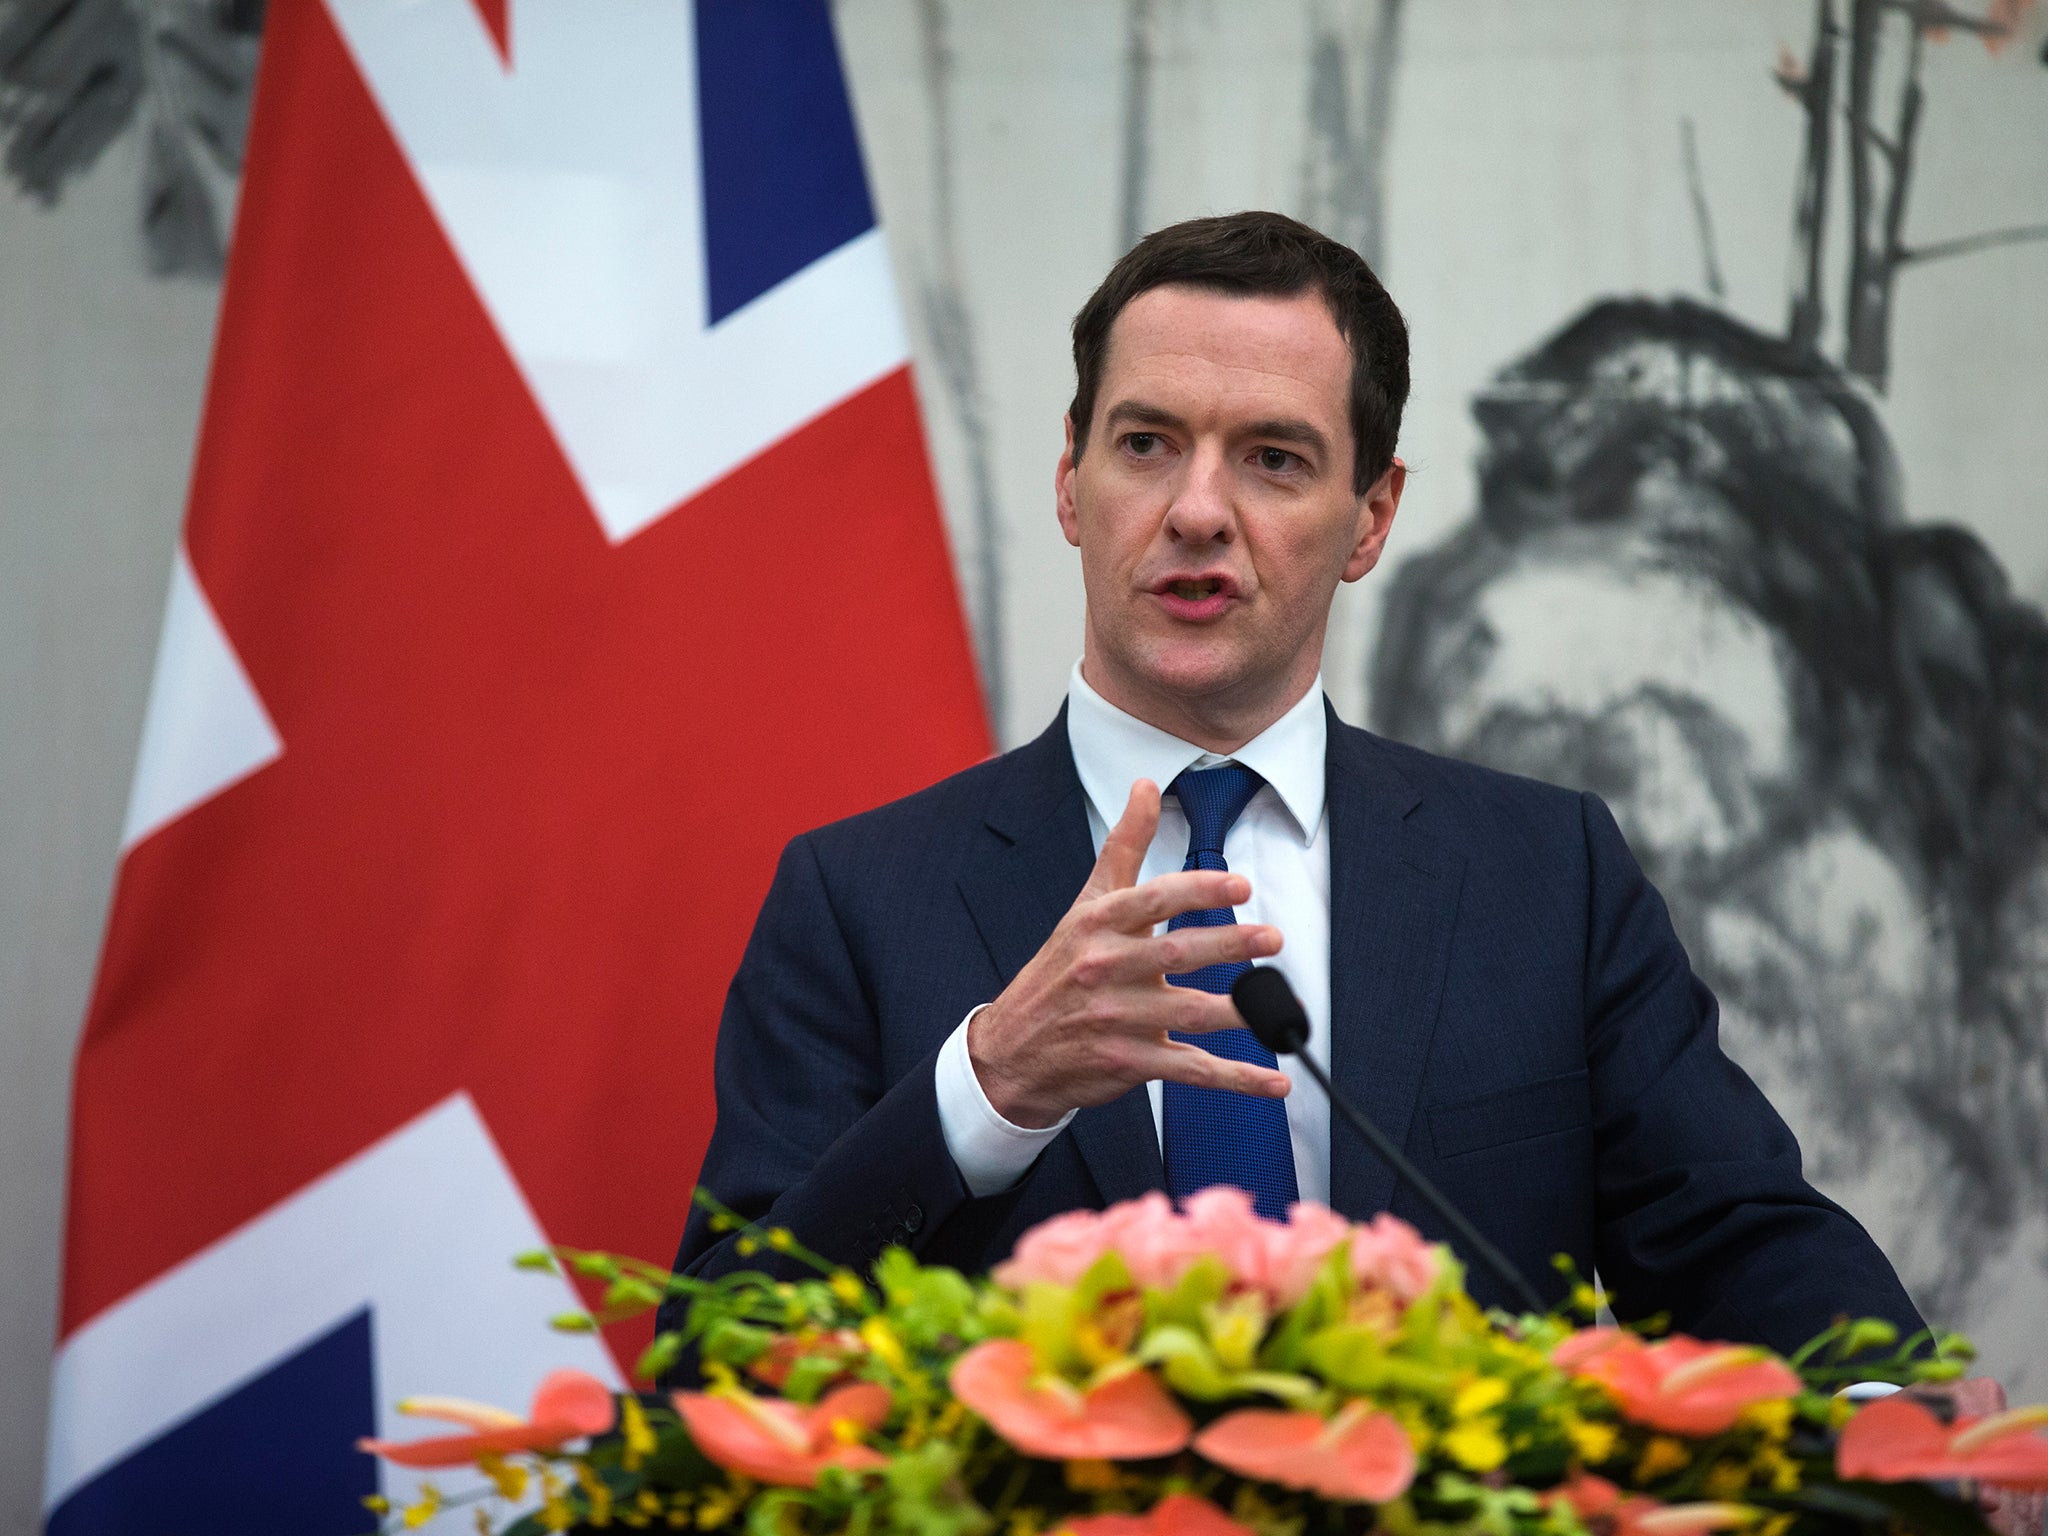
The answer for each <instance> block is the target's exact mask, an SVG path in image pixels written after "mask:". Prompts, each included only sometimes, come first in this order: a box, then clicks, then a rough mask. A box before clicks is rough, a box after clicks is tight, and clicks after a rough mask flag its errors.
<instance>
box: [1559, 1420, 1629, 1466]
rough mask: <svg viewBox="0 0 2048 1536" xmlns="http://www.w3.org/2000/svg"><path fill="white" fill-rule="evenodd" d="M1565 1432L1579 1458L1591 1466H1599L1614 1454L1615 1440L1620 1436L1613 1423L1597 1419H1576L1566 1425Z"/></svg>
mask: <svg viewBox="0 0 2048 1536" xmlns="http://www.w3.org/2000/svg"><path fill="white" fill-rule="evenodd" d="M1564 1432H1565V1435H1566V1436H1567V1438H1569V1439H1570V1441H1571V1443H1572V1450H1573V1451H1574V1452H1575V1453H1576V1454H1577V1456H1578V1458H1579V1460H1581V1461H1583V1462H1585V1463H1587V1464H1588V1465H1589V1466H1598V1465H1599V1464H1600V1463H1601V1462H1603V1461H1605V1460H1606V1459H1607V1458H1608V1457H1610V1456H1612V1455H1613V1454H1614V1442H1615V1440H1616V1439H1617V1438H1619V1437H1618V1436H1617V1434H1616V1433H1615V1428H1614V1426H1613V1425H1612V1424H1602V1423H1601V1422H1600V1421H1599V1420H1597V1419H1574V1420H1572V1421H1571V1423H1569V1424H1567V1425H1565V1427H1564Z"/></svg>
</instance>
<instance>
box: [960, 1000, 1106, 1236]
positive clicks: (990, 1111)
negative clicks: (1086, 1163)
mask: <svg viewBox="0 0 2048 1536" xmlns="http://www.w3.org/2000/svg"><path fill="white" fill-rule="evenodd" d="M987 1006H988V1004H987V1003H983V1004H982V1005H981V1008H976V1009H973V1010H972V1011H971V1012H969V1014H968V1015H967V1017H966V1018H964V1019H962V1020H961V1021H960V1025H959V1027H958V1028H957V1029H955V1030H954V1031H953V1033H952V1034H950V1035H948V1036H947V1037H946V1043H945V1044H944V1045H942V1046H940V1047H939V1059H938V1061H937V1062H935V1063H934V1064H933V1071H932V1077H933V1083H932V1086H933V1087H934V1088H935V1089H936V1090H937V1093H938V1097H939V1129H940V1130H942V1131H943V1132H944V1133H945V1136H946V1150H947V1151H948V1152H950V1153H952V1155H953V1166H954V1167H956V1168H958V1169H959V1170H960V1177H961V1179H962V1181H963V1182H965V1184H966V1185H967V1188H968V1191H969V1192H970V1193H971V1194H972V1195H973V1196H974V1197H975V1198H976V1199H977V1200H978V1199H981V1198H982V1197H983V1196H986V1195H999V1194H1001V1193H1002V1192H1003V1191H1004V1190H1006V1189H1008V1188H1009V1187H1010V1186H1011V1185H1012V1184H1015V1183H1016V1182H1017V1181H1018V1180H1019V1179H1021V1178H1023V1177H1024V1174H1025V1171H1026V1170H1027V1169H1029V1168H1030V1166H1031V1165H1032V1164H1033V1163H1035V1162H1037V1161H1038V1154H1039V1153H1041V1152H1043V1151H1044V1150H1045V1147H1046V1143H1048V1142H1049V1141H1051V1140H1052V1139H1053V1138H1054V1137H1055V1136H1057V1135H1059V1133H1060V1132H1061V1131H1064V1130H1065V1129H1066V1128H1067V1122H1068V1121H1069V1120H1072V1119H1073V1118H1074V1111H1073V1110H1071V1109H1070V1110H1068V1111H1067V1112H1066V1114H1064V1115H1062V1116H1061V1117H1060V1120H1059V1123H1058V1124H1057V1125H1048V1126H1047V1127H1045V1129H1044V1130H1040V1131H1033V1130H1027V1129H1026V1128H1025V1127H1023V1126H1021V1125H1012V1124H1011V1123H1010V1122H1009V1121H1008V1120H1005V1119H1004V1118H1003V1117H1002V1115H1000V1114H999V1113H997V1111H996V1107H995V1105H993V1104H991V1103H989V1101H988V1095H987V1094H986V1093H984V1092H983V1091H982V1087H981V1079H980V1078H978V1077H976V1076H975V1075H974V1062H973V1060H972V1059H971V1058H970V1057H969V1056H968V1054H967V1026H968V1025H969V1024H972V1023H973V1022H974V1015H975V1014H977V1013H979V1012H981V1009H982V1008H986V1007H987Z"/></svg>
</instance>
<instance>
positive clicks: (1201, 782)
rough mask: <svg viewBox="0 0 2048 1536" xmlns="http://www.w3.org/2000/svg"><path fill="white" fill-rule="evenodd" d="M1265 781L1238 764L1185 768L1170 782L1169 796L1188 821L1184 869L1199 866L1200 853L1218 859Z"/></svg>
mask: <svg viewBox="0 0 2048 1536" xmlns="http://www.w3.org/2000/svg"><path fill="white" fill-rule="evenodd" d="M1265 782H1266V781H1265V780H1264V779H1262V778H1260V777H1259V776H1258V775H1257V774H1256V773H1254V772H1252V770H1251V769H1249V768H1247V767H1245V766H1244V764H1242V763H1223V764H1221V765H1219V766H1218V767H1215V768H1189V769H1186V770H1185V771H1183V772H1182V773H1181V774H1180V776H1179V777H1177V778H1176V779H1175V780H1174V781H1173V783H1172V785H1171V786H1170V787H1171V788H1172V790H1173V796H1174V798H1175V799H1176V800H1178V801H1180V808H1181V812H1182V814H1184V815H1185V816H1186V817H1187V819H1188V866H1187V867H1188V868H1190V869H1194V868H1198V867H1201V864H1202V855H1203V854H1214V855H1216V857H1217V858H1218V859H1221V858H1222V856H1223V839H1224V838H1225V837H1227V836H1229V834H1230V829H1231V827H1232V826H1233V825H1234V824H1235V823H1236V821H1237V818H1238V817H1239V816H1241V815H1243V814H1244V808H1245V807H1246V806H1247V805H1250V804H1251V802H1252V796H1253V795H1256V794H1257V793H1258V792H1259V786H1260V785H1261V784H1263V783H1265ZM1218 867H1220V866H1218Z"/></svg>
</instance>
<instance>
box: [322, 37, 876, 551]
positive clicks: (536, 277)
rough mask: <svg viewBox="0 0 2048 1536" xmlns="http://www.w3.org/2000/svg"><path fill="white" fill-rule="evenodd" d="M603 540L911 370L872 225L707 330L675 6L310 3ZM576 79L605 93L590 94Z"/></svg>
mask: <svg viewBox="0 0 2048 1536" xmlns="http://www.w3.org/2000/svg"><path fill="white" fill-rule="evenodd" d="M328 5H329V9H330V11H331V12H332V13H333V15H334V19H335V21H336V23H337V25H338V26H339V27H340V29H341V33H342V36H343V37H344V38H345V39H346V40H347V43H348V47H349V51H350V54H351V56H352V57H353V58H354V59H355V61H356V67H357V68H358V69H359V70H360V71H361V72H362V75H363V78H364V80H365V81H366V82H367V83H368V85H369V87H370V91H371V94H372V95H373V96H374V97H375V98H376V101H377V105H378V108H379V110H380V111H382V113H383V114H384V118H385V120H386V121H387V122H388V123H389V124H390V125H391V129H392V132H393V134H394V136H395V137H396V138H397V140H398V143H399V145H400V147H401V148H402V150H403V151H404V153H405V157H406V160H407V163H408V164H409V165H410V166H411V167H412V171H413V175H414V177H415V178H416V179H417V180H418V182H419V184H420V186H421V187H422V188H423V189H424V190H425V192H426V196H427V199H428V201H429V202H430V203H431V204H432V206H433V209H434V213H435V216H436V217H437V218H438V219H439V220H440V223H441V227H442V228H443V230H445V231H446V232H447V235H448V238H449V242H450V244H452V245H453V246H454V248H455V250H456V252H457V254H458V255H459V256H460V258H461V260H462V265H463V268H464V270H465V271H466V272H467V273H468V274H469V279H470V282H471V283H472V284H474V285H475V287H476V290H477V292H478V294H479V295H480V296H481V297H482V299H483V303H484V307H485V308H486V309H487V310H488V311H489V313H490V315H491V319H492V321H493V322H494V323H495V325H496V326H497V329H498V334H499V336H500V337H501V338H502V339H503V341H504V343H505V346H506V348H507V350H508V351H509V352H510V353H511V355H512V357H513V360H514V361H515V362H516V363H517V364H518V366H519V369H520V372H521V373H522V374H523V375H524V376H525V378H526V381H527V385H528V387H529V388H531V389H532V391H533V393H534V397H535V398H536V399H537V400H538V401H539V403H540V408H541V411H542V413H543V415H545V417H546V418H547V421H548V424H549V426H550V428H551V429H552V430H553V432H554V434H555V438H556V440H557V442H559V443H560V445H561V448H562V452H563V454H564V455H565V456H566V457H567V459H568V461H569V464H570V467H571V468H572V469H573V470H574V471H575V473H576V476H577V479H578V480H579V482H580V483H581V485H582V487H583V492H584V495H585V496H586V497H587V498H588V499H589V501H590V504H591V508H592V511H593V512H594V513H595V515H596V517H597V520H598V522H599V523H600V524H602V525H603V527H604V531H605V533H606V535H607V536H608V537H609V538H610V539H611V540H612V542H614V543H618V542H621V541H623V540H625V539H627V538H630V537H631V536H632V535H634V534H636V533H638V532H639V531H640V530H641V529H643V528H645V527H646V526H647V525H648V524H650V523H652V522H655V521H656V520H657V519H659V518H660V517H661V516H662V515H663V514H664V513H666V512H668V511H669V510H670V509H671V508H673V507H675V506H676V505H677V504H678V503H679V502H682V501H684V500H687V499H688V498H689V497H692V496H694V495H696V494H697V493H698V492H699V491H702V490H703V489H705V488H706V487H707V486H709V485H711V484H712V483H713V482H714V481H716V480H719V479H721V478H723V477H724V476H725V475H727V474H729V473H731V472H732V471H733V470H735V469H737V468H738V467H739V466H740V465H742V464H744V463H746V462H747V461H748V460H749V459H752V458H754V457H755V456H756V455H757V454H759V453H761V452H762V451H763V450H764V449H766V448H768V447H770V446H772V445H773V444H774V443H777V442H779V441H780V440H781V439H783V438H785V437H787V436H788V435H789V434H790V433H791V432H793V431H795V430H796V429H797V428H798V427H800V426H802V425H803V424H804V423H806V422H808V421H810V420H812V419H813V418H815V417H817V416H819V415H821V414H823V413H824V412H825V411H826V410H828V409H830V408H831V407H832V406H834V405H836V404H838V403H839V402H840V401H841V400H844V399H845V398H846V397H847V396H848V395H851V394H853V393H855V392H856V391H858V390H860V389H862V388H865V387H866V386H867V385H869V384H872V383H873V382H874V381H875V380H876V379H879V378H881V377H882V376H883V375H885V374H887V373H889V372H891V371H892V370H894V369H895V368H897V367H899V366H901V365H902V364H903V362H904V361H905V359H906V358H907V357H908V355H909V348H908V343H907V342H906V340H905V338H904V332H903V321H902V315H901V312H900V311H899V309H898V307H897V302H896V290H895V285H894V282H893V281H892V278H891V275H890V271H889V258H888V253H887V251H886V249H885V248H884V246H883V243H882V236H881V231H880V230H879V229H871V230H869V231H868V232H867V233H866V234H863V235H860V236H858V237H856V238H855V239H853V240H850V241H848V242H847V243H846V244H845V245H843V246H841V247H840V248H839V249H838V250H837V251H834V252H833V253H831V254H830V255H828V256H825V257H823V258H821V259H820V260H818V261H814V262H812V263H811V265H809V266H808V267H806V268H804V269H803V270H802V271H801V272H798V273H796V274H795V275H794V276H792V277H790V278H788V279H787V280H785V281H784V282H782V283H780V284H778V285H777V286H776V287H774V288H772V289H770V290H769V291H768V292H766V293H764V294H762V295H761V296H760V297H759V298H757V299H755V300H754V301H753V302H752V303H750V304H747V305H744V306H743V307H741V308H740V309H738V310H736V311H734V312H733V313H732V314H731V315H728V316H727V317H726V318H725V319H724V320H723V321H721V322H720V323H719V324H717V325H716V326H709V327H707V326H706V324H705V319H706V312H707V311H706V306H707V297H706V285H705V240H704V212H703V197H702V192H701V188H700V186H699V182H700V160H699V148H698V130H697V71H696V35H695V25H694V16H695V13H694V11H693V10H692V9H691V7H689V6H686V5H676V4H674V3H672V0H608V3H606V4H604V5H587V4H583V3H580V0H526V3H523V4H521V5H520V6H519V7H518V28H517V39H516V52H515V55H514V58H513V64H512V68H511V69H509V70H508V69H506V67H505V65H504V62H503V61H502V60H501V59H500V58H499V56H498V52H497V50H496V48H495V47H494V46H493V44H492V42H491V40H490V38H489V36H488V35H487V34H486V33H485V31H484V28H483V24H482V22H481V21H480V20H479V19H478V16H477V12H476V7H475V6H474V5H473V4H472V3H471V0H415V3H412V4H404V5H396V4H393V3H391V0H328ZM593 81H603V82H604V87H603V89H601V90H593V89H592V82H593Z"/></svg>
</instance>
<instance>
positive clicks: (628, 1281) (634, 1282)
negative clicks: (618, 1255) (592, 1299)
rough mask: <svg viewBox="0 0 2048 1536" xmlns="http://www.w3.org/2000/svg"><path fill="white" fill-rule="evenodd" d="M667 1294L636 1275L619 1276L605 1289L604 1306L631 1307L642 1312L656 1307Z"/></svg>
mask: <svg viewBox="0 0 2048 1536" xmlns="http://www.w3.org/2000/svg"><path fill="white" fill-rule="evenodd" d="M666 1295H667V1293H666V1292H665V1291H664V1290H663V1289H662V1288H661V1287H660V1286H658V1285H652V1284H650V1283H648V1282H647V1281H645V1280H642V1279H640V1278H639V1277H638V1276H637V1275H621V1276H619V1278H618V1279H616V1280H614V1281H613V1282H612V1283H611V1284H610V1285H608V1286H606V1287H605V1292H604V1304H605V1305H606V1306H607V1307H632V1308H634V1309H635V1310H636V1311H641V1312H644V1311H646V1310H647V1309H648V1308H649V1307H658V1306H660V1305H661V1304H662V1301H663V1300H664V1299H665V1298H666Z"/></svg>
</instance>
